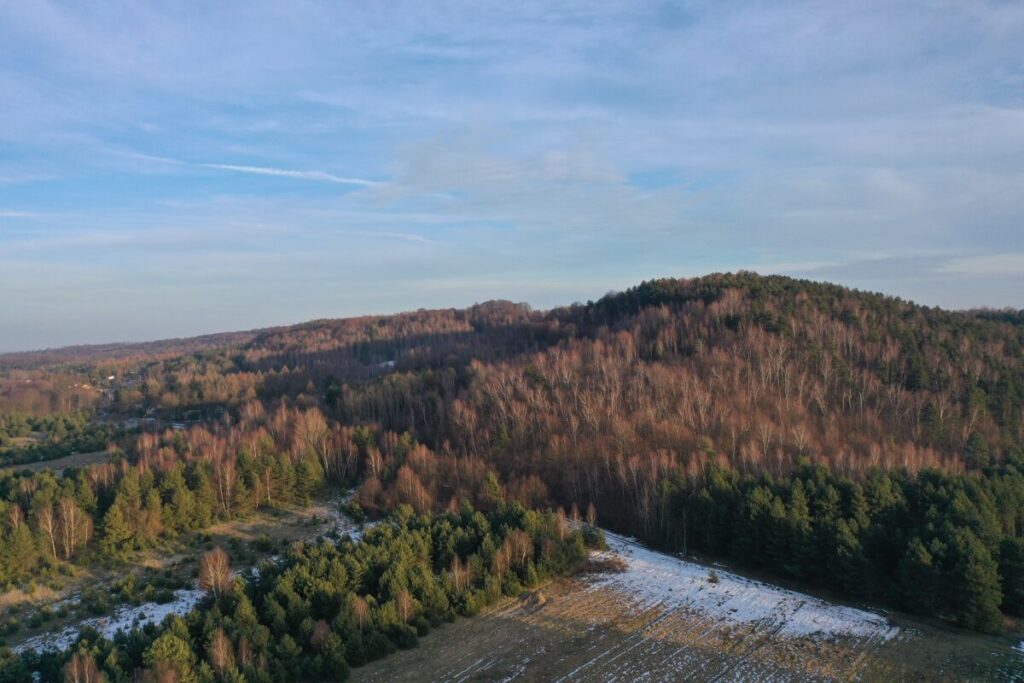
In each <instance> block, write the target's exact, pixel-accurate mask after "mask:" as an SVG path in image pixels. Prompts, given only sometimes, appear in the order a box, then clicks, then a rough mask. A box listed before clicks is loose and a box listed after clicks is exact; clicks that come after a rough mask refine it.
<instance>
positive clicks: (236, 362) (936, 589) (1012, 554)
mask: <svg viewBox="0 0 1024 683" xmlns="http://www.w3.org/2000/svg"><path fill="white" fill-rule="evenodd" d="M1022 319H1024V316H1022V315H1021V314H1020V313H1019V312H1011V311H1003V312H999V311H977V312H949V311H943V310H940V309H934V308H928V307H922V306H917V305H915V304H912V303H910V302H906V301H902V300H900V299H896V298H891V297H885V296H881V295H877V294H870V293H864V292H858V291H855V290H849V289H845V288H842V287H838V286H834V285H829V284H820V283H813V282H807V281H801V280H793V279H790V278H784V277H774V276H773V277H761V276H758V275H755V274H751V273H739V274H735V275H713V276H708V277H704V278H697V279H689V280H658V281H652V282H647V283H643V284H641V285H639V286H638V287H635V288H633V289H630V290H628V291H626V292H622V293H613V294H609V295H607V296H605V297H604V298H602V299H600V300H598V301H595V302H589V303H586V304H576V305H573V306H569V307H565V308H559V309H554V310H551V311H533V310H531V309H530V308H529V307H527V306H525V305H521V304H512V303H509V302H490V303H486V304H480V305H477V306H474V307H471V308H468V309H465V310H438V311H416V312H411V313H406V314H400V315H395V316H382V317H364V318H353V319H346V320H323V321H315V322H311V323H308V324H304V325H299V326H294V327H288V328H276V329H273V330H266V331H260V332H255V333H252V334H251V335H249V336H245V337H243V338H241V339H229V340H228V341H226V342H225V343H224V344H223V345H222V346H216V345H212V346H205V345H204V346H203V347H202V348H199V349H198V350H194V351H193V350H186V351H185V352H183V353H180V354H177V355H176V354H173V353H169V352H167V351H168V348H167V347H161V354H160V355H152V356H151V355H147V354H145V353H143V352H141V351H140V352H138V353H127V352H126V353H123V354H121V355H118V356H104V357H103V358H102V359H101V360H98V361H97V360H93V359H91V358H90V357H89V356H88V355H85V356H82V357H76V356H75V355H74V354H67V355H60V354H58V355H57V356H52V355H51V356H43V357H40V358H39V359H36V360H35V361H33V362H28V361H26V359H25V358H24V357H18V358H17V362H15V363H11V364H5V362H4V360H3V358H2V357H0V372H2V373H3V377H2V378H0V379H3V378H5V379H7V380H8V381H10V380H11V378H13V377H16V376H17V377H21V376H24V373H29V374H30V375H31V376H32V378H33V382H39V383H46V382H49V384H46V386H47V387H48V391H50V392H51V395H52V397H53V400H52V403H54V404H55V405H58V406H59V405H63V404H62V395H61V393H60V392H61V389H60V387H62V386H65V387H72V388H74V387H73V385H74V384H75V382H72V381H69V379H68V378H75V377H78V378H79V380H80V381H86V382H87V381H90V380H91V381H96V380H97V379H100V378H107V377H114V378H115V380H114V381H112V382H110V385H109V386H107V387H105V388H104V389H103V392H102V393H101V394H100V395H99V396H98V397H97V398H96V403H95V405H94V409H96V410H101V409H102V410H104V411H107V412H109V413H110V414H114V415H142V414H153V415H155V416H157V417H165V418H168V419H173V418H176V417H179V416H181V415H182V414H184V412H185V411H193V412H198V413H199V414H202V415H213V414H217V415H218V417H216V418H215V419H207V420H206V421H205V422H203V423H199V424H194V425H192V426H190V428H188V429H186V430H184V431H173V432H172V431H166V432H156V433H151V432H146V433H142V434H141V435H138V436H136V437H120V438H117V439H114V441H115V443H113V444H112V451H114V452H115V458H114V460H113V462H111V463H109V464H101V465H92V466H90V467H88V468H84V469H82V470H80V471H76V472H69V473H68V474H69V475H70V476H67V477H64V478H57V477H54V476H53V475H52V474H49V473H42V474H31V473H19V472H16V471H8V472H6V473H3V474H0V498H2V500H3V501H4V503H3V505H4V510H3V514H4V517H5V518H6V519H7V520H8V521H7V524H6V525H5V527H4V529H3V532H2V536H0V543H3V544H7V545H6V547H7V548H13V547H17V548H20V550H19V551H18V552H17V553H13V554H12V553H8V552H3V553H0V557H4V558H7V557H17V558H19V559H18V561H17V562H14V561H8V562H7V564H10V565H12V566H3V567H0V572H2V573H3V576H4V578H6V580H8V581H18V580H20V579H22V578H24V577H26V576H28V575H30V574H31V573H32V572H36V571H38V570H39V568H40V567H47V566H54V565H56V564H59V563H60V562H68V561H71V562H93V561H116V560H117V558H118V557H124V556H126V554H130V553H132V552H134V551H136V550H138V549H139V548H140V547H144V546H146V545H147V544H150V545H151V544H156V543H159V542H160V539H162V538H165V537H167V536H168V535H174V534H178V533H182V532H183V531H185V530H189V529H198V528H203V527H204V526H207V525H209V524H211V523H212V522H213V521H214V520H216V519H224V518H230V517H233V516H238V515H244V514H246V513H247V511H249V510H251V509H253V508H254V507H258V506H275V505H284V504H290V503H293V502H300V501H302V500H303V499H304V498H306V497H308V496H310V495H312V493H313V491H314V490H315V489H316V487H317V486H320V485H321V482H328V483H330V485H332V486H340V485H342V484H343V483H344V484H346V485H357V486H358V487H359V493H358V498H359V501H360V503H361V504H362V505H363V507H364V508H365V509H367V510H369V511H370V512H371V513H373V514H377V515H381V514H386V513H387V512H388V511H391V510H394V509H395V508H396V507H398V506H399V505H402V504H408V505H409V506H411V507H412V509H413V510H414V511H415V512H416V513H417V514H427V513H437V512H442V511H444V510H448V509H456V510H457V509H458V507H459V505H460V502H461V501H463V500H466V501H469V502H470V503H471V504H472V505H474V506H476V507H478V508H479V509H482V510H484V511H489V512H492V511H495V510H497V509H499V507H500V506H503V505H507V504H509V503H510V502H513V501H514V502H517V503H519V504H521V505H523V506H525V507H526V508H528V509H546V508H549V507H550V508H565V509H570V508H571V507H572V506H576V508H577V509H580V510H585V509H587V508H592V509H593V510H596V511H599V519H600V523H601V524H603V525H606V526H608V527H611V528H614V529H616V530H620V531H625V532H628V533H632V534H635V535H637V536H638V537H640V538H643V539H645V540H647V541H648V542H651V543H654V544H657V545H660V546H662V547H666V548H670V549H673V550H681V551H687V552H702V553H706V554H708V555H710V556H713V557H726V558H729V559H731V560H733V561H734V562H737V563H738V564H741V565H744V566H748V567H752V568H756V569H759V570H764V571H768V572H771V573H774V574H777V575H784V576H789V577H793V578H794V579H798V580H800V581H806V582H811V583H814V584H818V585H822V586H827V587H829V588H832V589H835V590H838V591H842V592H843V593H845V594H847V595H852V596H860V597H865V598H869V599H872V600H877V601H882V602H885V603H888V604H892V605H896V606H899V607H901V608H903V609H906V610H909V611H913V612H917V613H920V614H926V615H932V616H935V617H939V618H942V619H947V620H950V621H954V622H957V623H959V624H961V625H964V626H967V627H970V628H974V629H978V630H983V631H995V630H998V629H999V628H1000V626H1001V620H1002V618H1003V615H1020V614H1021V613H1022V611H1024V540H1022V539H1024V452H1022V450H1021V449H1022V446H1024V325H1022V324H1021V320H1022ZM18 373H22V374H21V375H19V374H18ZM48 378H61V380H60V382H56V381H51V380H48ZM23 384H25V383H24V382H23ZM26 386H28V384H26ZM6 396H7V399H6V400H7V401H8V402H7V403H6V404H5V406H6V407H5V408H3V410H4V411H5V412H6V413H9V414H10V413H13V412H14V411H16V410H17V411H21V412H24V413H26V414H35V412H36V409H33V408H31V407H29V406H22V405H18V397H17V395H16V394H11V393H8V394H7V395H6ZM214 408H216V409H218V410H222V412H218V413H214V412H212V409H214ZM44 412H45V411H44ZM65 501H68V502H65ZM62 505H63V506H68V505H70V506H73V507H74V509H75V510H78V511H79V513H80V514H81V515H83V517H84V518H87V523H86V524H83V525H76V526H75V529H76V530H77V531H76V532H75V533H74V534H72V536H74V538H76V539H78V540H77V541H76V542H72V543H70V545H60V544H58V543H57V542H56V541H55V540H53V539H54V538H62V536H61V534H62V533H64V530H65V529H66V527H67V526H68V524H69V522H68V521H67V520H69V519H71V518H72V516H74V514H75V513H72V512H70V510H71V508H70V507H68V508H67V509H68V510H69V511H67V512H61V509H62ZM47 510H49V511H50V512H49V513H48V512H47ZM51 517H52V518H53V521H52V522H49V521H47V520H48V519H49V518H51ZM50 528H52V529H53V533H52V534H51V533H50V532H49V531H48V529H50ZM85 529H88V531H86V530H85ZM5 550H6V548H5ZM13 565H17V566H13ZM189 629H192V627H191V626H189ZM189 633H193V635H192V636H190V637H193V638H194V637H195V636H194V632H193V631H192V630H189ZM197 661H198V660H197Z"/></svg>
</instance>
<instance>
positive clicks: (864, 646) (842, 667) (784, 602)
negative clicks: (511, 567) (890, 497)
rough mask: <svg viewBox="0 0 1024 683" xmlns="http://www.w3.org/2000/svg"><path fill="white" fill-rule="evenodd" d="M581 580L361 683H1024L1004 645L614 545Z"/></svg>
mask: <svg viewBox="0 0 1024 683" xmlns="http://www.w3.org/2000/svg"><path fill="white" fill-rule="evenodd" d="M609 546H610V550H609V552H608V553H602V554H599V555H598V556H596V557H595V558H594V559H595V560H596V563H595V567H594V569H596V570H597V571H591V572H588V573H585V574H582V575H580V576H577V577H574V578H571V579H564V580H559V581H555V582H553V583H552V584H550V585H549V586H547V587H545V588H544V589H543V590H542V591H539V592H538V593H536V594H533V595H530V596H525V597H524V599H519V600H512V601H508V602H506V603H504V604H503V605H500V606H499V607H497V608H496V609H494V610H492V611H489V612H488V613H486V614H484V615H481V616H478V617H475V618H473V619H464V620H460V621H458V622H456V623H454V624H451V625H447V626H444V627H442V628H441V629H440V630H438V631H436V632H435V633H433V634H431V635H430V636H428V637H427V638H425V639H423V640H422V641H421V643H420V646H419V647H418V648H416V649H414V650H409V651H405V652H401V653H398V654H396V655H393V656H391V657H388V658H386V659H384V660H380V661H378V662H375V663H373V664H371V665H369V666H367V667H364V668H362V669H357V670H355V671H354V679H355V680H357V681H395V680H397V681H452V682H454V681H497V680H502V681H510V680H522V681H541V680H543V681H620V680H621V681H639V680H648V681H665V680H694V681H725V680H742V681H826V680H843V681H846V680H863V681H898V680H918V681H933V680H980V681H1013V680H1021V681H1024V653H1021V652H1019V651H1017V650H1015V649H1014V648H1013V647H1012V643H1009V642H1004V641H1001V640H999V639H996V638H989V637H985V636H980V635H976V634H970V633H965V632H962V631H958V630H954V629H943V628H938V627H934V626H930V625H926V624H921V623H918V622H916V621H913V620H910V619H908V618H905V617H902V616H899V615H888V614H886V615H882V614H877V613H874V612H869V611H865V610H860V609H855V608H850V607H843V606H839V605H835V604H831V603H828V602H826V601H824V600H821V599H818V598H815V597H812V596H809V595H805V594H802V593H797V592H794V591H789V590H784V589H781V588H778V587H775V586H771V585H769V584H766V583H762V582H759V581H754V580H751V579H747V578H745V577H742V576H739V575H737V574H733V573H731V572H726V571H724V570H721V569H716V571H715V573H716V575H717V577H716V578H717V581H712V580H709V568H708V567H706V566H703V565H700V564H696V563H692V562H686V561H682V560H679V559H676V558H673V557H670V556H667V555H663V554H660V553H656V552H653V551H650V550H647V549H645V548H643V547H641V546H639V545H637V544H635V543H633V542H631V541H629V540H627V539H624V538H621V537H617V536H614V535H609Z"/></svg>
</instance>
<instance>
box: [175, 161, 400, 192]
mask: <svg viewBox="0 0 1024 683" xmlns="http://www.w3.org/2000/svg"><path fill="white" fill-rule="evenodd" d="M195 165H196V166H200V167H202V168H212V169H217V170H219V171H234V172H236V173H251V174H253V175H269V176H277V177H280V178H295V179H298V180H317V181H321V182H327V183H338V184H339V185H358V186H359V187H378V186H380V185H384V183H383V182H381V181H377V180H366V179H364V178H347V177H345V176H339V175H334V174H333V173H327V172H325V171H296V170H293V169H289V168H271V167H268V166H240V165H237V164H195Z"/></svg>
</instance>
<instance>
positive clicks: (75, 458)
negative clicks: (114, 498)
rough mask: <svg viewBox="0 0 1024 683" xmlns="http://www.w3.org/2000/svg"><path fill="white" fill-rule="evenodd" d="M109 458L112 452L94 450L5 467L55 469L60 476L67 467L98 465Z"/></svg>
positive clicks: (9, 468)
mask: <svg viewBox="0 0 1024 683" xmlns="http://www.w3.org/2000/svg"><path fill="white" fill-rule="evenodd" d="M109 458H110V454H109V453H107V451H94V452H92V453H75V454H74V455H68V456H65V457H63V458H55V459H53V460H40V461H39V462H27V463H25V464H23V465H11V466H10V467H5V468H3V469H4V470H14V471H17V472H20V471H22V470H29V471H31V472H42V471H43V470H53V472H54V474H56V475H57V476H60V474H61V473H62V472H63V471H64V469H65V468H67V467H86V466H87V465H96V464H99V463H102V462H106V461H107V460H108V459H109Z"/></svg>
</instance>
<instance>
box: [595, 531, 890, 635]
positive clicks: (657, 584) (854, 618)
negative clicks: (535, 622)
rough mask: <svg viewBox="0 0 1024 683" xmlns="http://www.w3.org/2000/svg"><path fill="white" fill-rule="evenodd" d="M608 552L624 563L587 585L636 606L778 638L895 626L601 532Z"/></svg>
mask: <svg viewBox="0 0 1024 683" xmlns="http://www.w3.org/2000/svg"><path fill="white" fill-rule="evenodd" d="M605 536H606V538H607V540H608V551H607V552H605V553H600V554H598V557H599V558H613V557H617V558H619V559H620V560H623V561H624V562H625V563H626V570H625V571H623V572H621V573H617V572H616V573H607V574H603V575H600V576H599V577H598V578H597V579H596V580H594V581H593V582H592V583H591V586H590V590H603V589H607V588H612V589H614V590H616V591H618V592H620V593H623V594H625V595H628V596H631V597H632V599H633V601H634V603H635V607H637V608H638V609H650V608H653V607H659V608H662V609H666V610H678V609H684V610H688V611H691V612H694V613H698V614H701V615H704V616H713V617H715V618H716V619H718V620H719V621H720V622H721V623H722V624H723V625H729V624H746V625H757V626H761V627H764V628H767V629H769V630H771V631H772V632H773V635H775V636H776V637H795V636H812V637H824V638H837V637H854V638H872V639H879V640H883V641H885V640H889V639H891V638H893V637H894V636H896V634H897V633H899V629H898V628H896V627H895V626H892V625H890V624H889V622H888V620H887V619H886V618H885V617H883V616H881V615H879V614H874V613H872V612H866V611H864V610H859V609H853V608H851V607H843V606H841V605H835V604H832V603H828V602H825V601H824V600H821V599H818V598H815V597H811V596H809V595H804V594H802V593H797V592H794V591H789V590H785V589H783V588H779V587H777V586H772V585H770V584H767V583H762V582H760V581H754V580H752V579H748V578H745V577H742V576H738V575H736V574H732V573H730V572H727V571H723V570H720V569H715V574H716V575H717V577H718V581H717V583H713V582H712V581H710V580H709V570H708V568H707V567H705V566H703V565H699V564H695V563H693V562H687V561H685V560H680V559H677V558H674V557H671V556H669V555H664V554H662V553H658V552H654V551H652V550H648V549H647V548H644V547H643V546H641V545H639V544H638V543H636V542H635V541H632V540H631V539H628V538H625V537H623V536H618V535H616V534H612V533H606V534H605Z"/></svg>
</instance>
